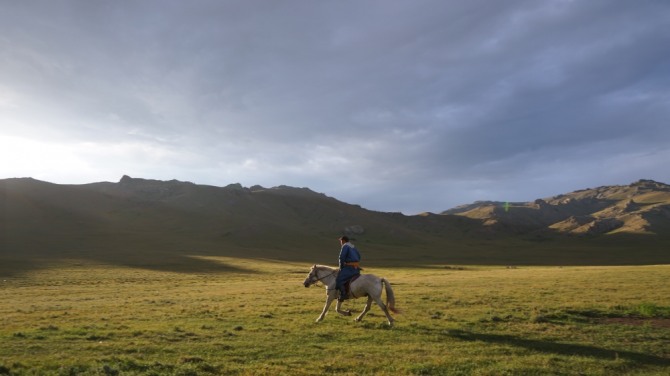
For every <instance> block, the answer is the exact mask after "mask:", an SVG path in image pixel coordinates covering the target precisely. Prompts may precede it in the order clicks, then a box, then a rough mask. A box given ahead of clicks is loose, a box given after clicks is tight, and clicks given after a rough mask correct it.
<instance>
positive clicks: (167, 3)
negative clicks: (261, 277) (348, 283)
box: [0, 0, 670, 215]
mask: <svg viewBox="0 0 670 376" xmlns="http://www.w3.org/2000/svg"><path fill="white" fill-rule="evenodd" d="M668 46H670V2H668V1H666V0H658V1H653V0H638V1H628V0H584V1H571V0H528V1H516V0H506V1H489V0H469V1H460V0H437V1H431V0H407V1H396V0H380V1H368V0H337V1H327V0H320V1H319V0H300V1H296V0H282V1H277V0H250V1H227V0H221V1H202V0H190V1H172V0H156V1H148V0H140V1H97V0H94V1H91V0H80V1H65V0H44V1H38V0H26V1H10V0H0V158H1V160H2V163H1V164H0V179H4V178H13V177H33V178H35V179H39V180H44V181H49V182H52V183H59V184H84V183H91V182H99V181H119V180H120V179H121V177H122V176H123V175H129V176H131V177H136V178H145V179H159V180H171V179H177V180H182V181H190V182H193V183H196V184H207V185H214V186H226V185H228V184H232V183H240V184H242V185H243V186H246V187H250V186H253V185H262V186H264V187H273V186H279V185H288V186H294V187H308V188H310V189H312V190H314V191H316V192H320V193H324V194H326V195H328V196H331V197H335V198H336V199H338V200H341V201H344V202H347V203H350V204H357V205H361V206H362V207H364V208H367V209H370V210H377V211H384V212H402V213H405V214H408V215H412V214H418V213H421V212H433V213H439V212H441V211H443V210H447V209H450V208H453V207H455V206H458V205H462V204H468V203H472V202H474V201H478V200H495V201H533V200H535V199H537V198H546V197H550V196H554V195H557V194H561V193H568V192H571V191H574V190H578V189H585V188H594V187H598V186H604V185H625V184H630V183H632V182H635V181H637V180H639V179H653V180H656V181H660V182H665V183H670V168H668V161H670V48H669V47H668Z"/></svg>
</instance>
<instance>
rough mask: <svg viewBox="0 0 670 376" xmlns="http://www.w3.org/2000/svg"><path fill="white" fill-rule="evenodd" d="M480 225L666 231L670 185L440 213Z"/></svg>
mask: <svg viewBox="0 0 670 376" xmlns="http://www.w3.org/2000/svg"><path fill="white" fill-rule="evenodd" d="M442 214H445V215H459V216H464V217H467V218H471V219H477V220H481V221H482V223H483V224H484V225H485V226H489V227H490V228H491V229H494V230H496V231H504V232H512V233H517V234H522V233H536V234H542V233H544V234H550V233H557V234H569V235H601V234H617V233H628V234H647V235H665V234H667V233H668V230H670V185H667V184H664V183H658V182H655V181H651V180H640V181H637V182H635V183H633V184H630V185H624V186H604V187H599V188H593V189H584V190H579V191H575V192H572V193H567V194H562V195H558V196H554V197H549V198H545V199H537V200H535V201H534V202H520V203H519V202H516V203H502V202H491V201H487V202H478V203H474V204H471V205H464V206H461V207H458V208H454V209H451V210H448V211H445V212H443V213H442Z"/></svg>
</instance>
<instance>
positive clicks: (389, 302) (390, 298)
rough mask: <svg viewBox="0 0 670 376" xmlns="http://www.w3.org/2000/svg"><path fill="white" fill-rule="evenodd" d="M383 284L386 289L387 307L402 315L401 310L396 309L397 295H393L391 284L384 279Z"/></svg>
mask: <svg viewBox="0 0 670 376" xmlns="http://www.w3.org/2000/svg"><path fill="white" fill-rule="evenodd" d="M382 284H383V285H384V288H385V289H386V307H388V309H390V310H391V312H393V313H400V310H399V309H398V308H396V307H395V295H394V294H393V288H391V283H390V282H389V281H387V280H386V278H382Z"/></svg>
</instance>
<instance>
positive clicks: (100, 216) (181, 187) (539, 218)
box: [0, 176, 670, 274]
mask: <svg viewBox="0 0 670 376" xmlns="http://www.w3.org/2000/svg"><path fill="white" fill-rule="evenodd" d="M669 195H670V191H669V189H668V186H667V185H665V184H662V183H656V182H652V181H646V180H642V181H639V182H637V183H633V184H631V185H630V186H618V187H601V188H596V189H588V190H583V191H577V192H573V193H569V194H565V195H560V196H556V197H552V198H548V199H543V200H536V201H535V202H533V203H513V204H508V205H505V204H501V203H494V202H482V203H474V204H472V205H469V206H465V207H461V208H455V209H453V210H451V211H448V212H445V213H442V214H431V213H426V214H423V215H416V216H406V215H403V214H400V213H384V212H376V211H370V210H367V209H364V208H362V207H360V206H357V205H351V204H347V203H344V202H341V201H338V200H337V199H335V198H332V197H328V196H326V195H324V194H321V193H317V192H314V191H312V190H310V189H308V188H295V187H288V186H279V187H272V188H264V187H261V186H254V187H251V188H246V187H242V186H241V185H240V184H231V185H228V186H225V187H215V186H207V185H198V184H193V183H190V182H182V181H176V180H171V181H158V180H147V179H138V178H131V177H128V176H124V177H123V178H122V179H121V180H120V181H118V182H116V183H112V182H99V183H91V184H83V185H60V184H53V183H48V182H44V181H39V180H35V179H31V178H20V179H4V180H0V262H2V265H3V267H2V268H0V273H5V274H7V273H21V272H24V271H28V270H31V269H34V268H40V267H48V265H50V264H51V263H53V262H63V261H64V260H69V261H72V262H76V260H86V261H87V262H101V263H113V264H122V265H130V266H135V267H142V268H150V269H169V270H177V271H186V272H195V271H197V272H206V271H208V270H210V269H211V268H212V267H213V266H212V264H211V263H210V262H208V261H207V260H206V257H207V256H212V255H224V256H234V257H247V258H264V259H276V260H294V261H305V262H314V263H326V264H334V263H335V260H336V257H337V251H338V247H339V245H338V243H337V240H336V239H337V237H339V236H340V235H342V234H347V235H349V236H350V237H352V238H354V239H355V241H356V243H357V244H358V245H359V247H360V248H361V249H362V250H363V253H364V258H365V260H366V261H367V262H369V263H373V264H377V265H394V264H403V265H406V264H413V265H426V264H436V263H453V264H507V265H510V264H648V263H668V262H670V255H669V254H668V251H667V249H668V247H667V245H668V243H669V242H668V236H667V234H668V231H667V229H668V228H670V226H669V223H670V220H669V219H668V213H669V209H668V208H669V207H670V206H669V203H670V199H669V198H668V196H669Z"/></svg>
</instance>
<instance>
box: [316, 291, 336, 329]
mask: <svg viewBox="0 0 670 376" xmlns="http://www.w3.org/2000/svg"><path fill="white" fill-rule="evenodd" d="M334 299H335V294H332V293H328V295H327V296H326V305H324V306H323V312H321V315H319V317H318V318H317V319H316V322H319V321H321V320H323V318H324V317H325V316H326V313H327V312H328V308H330V304H331V303H332V302H333V300H334Z"/></svg>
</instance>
